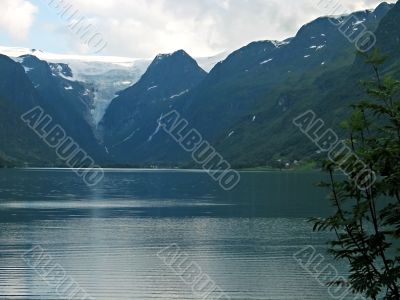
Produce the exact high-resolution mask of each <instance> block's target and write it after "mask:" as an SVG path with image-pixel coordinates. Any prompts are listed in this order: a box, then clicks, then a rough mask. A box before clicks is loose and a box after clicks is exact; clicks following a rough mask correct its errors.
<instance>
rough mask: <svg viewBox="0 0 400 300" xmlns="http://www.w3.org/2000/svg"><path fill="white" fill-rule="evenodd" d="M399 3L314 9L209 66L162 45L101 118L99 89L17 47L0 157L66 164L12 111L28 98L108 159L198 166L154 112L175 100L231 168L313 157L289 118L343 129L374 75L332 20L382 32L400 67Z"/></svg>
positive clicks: (388, 68) (381, 40)
mask: <svg viewBox="0 0 400 300" xmlns="http://www.w3.org/2000/svg"><path fill="white" fill-rule="evenodd" d="M399 7H400V3H397V4H396V5H395V6H394V5H390V4H387V3H382V4H381V5H379V6H378V7H377V8H376V9H375V10H374V11H361V12H356V13H353V14H352V15H351V16H352V19H349V20H347V19H346V18H344V17H340V18H330V17H322V18H318V19H317V20H315V21H313V22H311V23H309V24H306V25H304V26H303V27H302V28H301V29H300V30H299V32H298V33H297V34H296V36H295V37H293V38H290V39H287V40H286V41H284V42H273V41H259V42H254V43H251V44H249V45H248V46H245V47H243V48H241V49H239V50H237V51H235V52H234V53H232V54H231V55H229V57H228V58H227V59H226V60H225V61H223V62H220V63H219V64H217V65H216V66H215V67H214V69H213V70H212V71H211V72H210V73H209V74H206V73H205V72H204V71H203V70H202V69H201V68H200V67H199V66H198V65H197V63H196V61H195V60H193V59H192V58H191V57H190V56H189V55H188V54H187V53H185V52H184V51H182V50H181V51H177V52H175V53H173V54H171V55H159V56H157V57H156V58H155V60H154V61H153V63H152V64H151V66H150V67H149V68H148V70H147V72H146V73H145V74H144V75H143V76H142V78H141V79H140V80H139V82H137V83H136V84H134V85H133V86H131V87H130V88H128V89H126V90H124V91H121V92H120V93H119V95H118V96H117V97H116V98H115V99H114V100H113V101H112V103H111V105H110V107H109V108H108V110H107V112H106V114H105V116H104V119H103V120H102V122H101V123H100V126H99V127H95V126H94V125H93V124H92V122H91V120H90V110H91V108H92V105H93V103H91V101H92V96H93V94H94V90H93V89H91V88H90V86H87V85H85V84H84V83H81V82H79V81H75V80H74V79H73V74H72V72H71V70H70V68H69V67H68V66H67V65H64V64H48V63H47V62H44V61H40V60H38V59H37V58H36V57H32V56H26V57H21V58H20V60H21V64H22V65H23V66H24V67H25V69H26V70H27V71H26V72H25V73H26V74H24V72H23V69H22V68H20V72H19V73H18V74H17V73H8V72H6V69H4V68H2V67H0V73H1V74H0V77H1V78H2V77H4V78H5V79H4V80H5V81H4V82H2V83H1V84H3V83H5V82H8V81H10V84H7V87H5V86H3V85H2V86H1V89H3V90H0V96H1V95H3V100H2V101H3V102H2V103H3V105H4V106H5V108H4V110H3V111H2V112H1V113H3V114H4V117H3V116H2V117H1V123H2V124H1V126H3V128H1V130H0V131H1V132H0V135H2V140H1V142H0V145H1V148H0V157H2V158H3V160H6V161H10V160H11V161H13V160H14V161H17V162H19V163H20V164H23V163H24V162H27V163H30V164H36V165H37V164H41V165H60V164H62V162H60V161H58V160H57V159H56V157H55V156H54V155H53V154H51V153H49V151H48V149H47V150H46V149H45V148H46V146H45V147H43V146H42V145H39V144H40V140H39V139H35V137H33V136H32V134H31V133H30V132H27V130H26V128H25V129H24V128H21V126H23V124H20V122H19V116H18V113H16V112H12V111H9V110H13V109H14V107H15V105H16V104H17V103H18V102H19V101H20V102H21V101H22V102H26V103H25V104H28V103H29V104H30V105H25V107H27V106H31V105H33V103H35V105H37V103H39V104H40V105H41V106H43V108H44V109H45V110H46V112H47V113H49V114H51V115H52V116H54V119H55V120H56V121H57V122H58V123H60V124H61V125H62V127H63V128H64V129H65V130H66V131H67V133H68V135H70V136H72V137H73V138H74V140H76V142H77V143H78V144H79V145H80V146H81V147H82V148H83V149H84V150H86V151H87V152H88V153H89V154H91V156H92V157H93V158H94V159H95V160H96V162H98V163H99V164H101V165H103V166H115V165H122V166H159V167H196V165H195V164H194V163H193V162H192V159H191V157H190V155H189V154H188V153H185V152H184V151H183V150H182V149H181V148H180V147H179V146H178V145H177V143H176V142H175V141H173V140H172V139H171V138H170V137H169V136H168V135H167V134H165V133H164V132H163V131H162V130H160V128H159V126H158V122H157V120H158V119H159V118H160V117H161V116H162V115H163V114H166V113H168V112H169V111H170V110H173V109H174V110H177V111H178V112H179V113H180V114H181V115H182V117H184V118H186V119H187V120H188V122H189V123H190V126H189V127H190V128H195V129H196V130H198V131H199V132H200V133H201V134H202V136H203V138H204V139H206V140H208V141H209V142H210V143H211V144H212V145H213V146H214V147H215V148H216V150H217V151H218V152H219V153H221V154H222V156H224V158H225V159H226V160H227V161H229V163H230V164H231V165H232V166H233V167H235V168H253V167H269V168H278V169H280V168H289V169H292V168H299V167H300V168H302V166H310V165H313V163H314V162H315V161H317V160H318V159H319V158H320V155H319V154H318V153H316V150H317V149H316V147H315V145H314V144H313V143H311V142H310V141H308V140H307V139H306V138H304V136H302V135H301V134H299V132H298V130H297V128H296V127H295V126H293V124H292V120H293V118H295V117H296V116H298V115H299V114H301V113H303V112H304V111H306V110H309V109H312V110H314V111H315V112H316V113H317V114H318V115H319V116H320V117H321V118H322V119H323V120H324V121H325V122H326V125H327V126H328V127H332V128H334V129H336V130H337V132H338V133H341V132H342V131H341V130H340V128H339V127H338V124H339V123H340V120H342V119H343V118H344V117H345V116H346V115H348V114H349V105H350V104H351V103H353V101H354V99H357V98H358V97H360V96H361V95H362V93H361V92H360V89H358V88H356V87H357V86H358V84H359V79H360V78H361V79H368V78H369V76H370V75H369V71H368V70H367V69H366V68H365V66H364V64H363V61H362V60H361V59H359V58H357V57H356V53H355V52H356V51H355V46H354V44H353V43H350V42H349V41H348V40H347V39H346V38H345V37H344V36H343V34H342V33H341V32H340V31H339V28H338V26H335V25H334V24H335V23H336V24H338V23H340V22H341V25H342V26H343V27H345V28H346V30H347V31H348V32H353V33H354V32H355V33H357V32H359V31H362V30H363V29H364V28H365V27H366V28H368V30H371V31H374V32H376V35H377V38H378V45H377V46H378V47H379V48H380V49H382V51H383V52H384V53H389V54H390V57H391V59H390V60H388V61H387V62H386V64H385V65H384V66H382V72H383V73H385V74H387V73H391V74H395V73H398V71H399V70H400V60H399V53H398V49H399V34H400V29H399V28H400V24H399V23H400V9H399ZM356 20H359V21H358V22H356ZM9 64H12V62H11V61H10V62H9ZM14 64H15V68H16V66H17V65H18V64H17V63H14ZM13 74H14V75H13ZM13 76H16V77H13ZM12 86H14V88H17V89H19V87H21V89H22V90H23V89H24V88H23V87H24V86H29V89H30V91H29V93H30V98H32V101H31V100H29V99H30V98H29V97H26V96H24V97H25V98H26V99H24V100H18V99H20V98H21V97H22V95H19V96H18V95H17V94H12V93H9V91H8V90H9V89H10V87H12ZM19 92H20V91H19ZM21 99H22V98H21ZM29 101H31V102H29ZM20 110H21V108H20V109H19V111H20ZM7 111H9V112H7ZM6 112H7V113H6ZM11 119H12V120H11ZM6 123H7V124H6ZM16 130H20V131H21V132H18V133H17V132H14V131H16ZM28 131H29V130H28ZM18 134H19V135H18Z"/></svg>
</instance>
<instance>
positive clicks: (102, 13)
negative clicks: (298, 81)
mask: <svg viewBox="0 0 400 300" xmlns="http://www.w3.org/2000/svg"><path fill="white" fill-rule="evenodd" d="M48 1H49V0H35V1H34V0H0V2H1V4H2V10H3V12H4V11H5V14H4V13H1V16H2V18H0V32H3V33H4V32H5V33H6V34H7V35H8V36H9V37H11V38H13V39H17V40H18V41H22V40H23V39H24V38H26V37H27V36H28V33H29V30H30V28H31V27H32V23H33V20H35V22H36V24H39V25H40V26H37V27H35V30H38V28H40V30H42V32H34V33H33V32H32V30H33V29H32V28H31V32H30V34H40V35H46V37H47V39H48V44H49V45H50V44H57V43H61V41H62V42H63V43H65V42H66V41H67V43H66V44H67V45H68V49H65V52H74V51H75V52H81V53H82V52H85V51H87V49H86V48H85V47H82V42H81V41H80V39H79V38H77V37H76V36H74V35H72V34H71V33H70V32H68V29H66V26H65V23H63V21H62V20H57V19H56V21H54V19H52V21H51V23H50V21H49V19H51V18H50V15H51V14H52V13H53V14H55V11H54V10H53V11H52V9H51V8H49V7H47V6H46V5H45V4H44V3H47V2H48ZM56 1H59V0H56ZM64 1H66V0H64ZM322 1H323V0H322ZM326 1H327V2H328V1H330V0H326ZM38 2H40V3H39V4H38ZM69 2H70V3H71V4H73V5H74V8H76V9H79V11H80V13H81V14H82V15H85V16H87V17H90V18H91V20H93V22H94V23H95V24H96V26H98V29H99V32H100V33H101V34H102V35H103V36H104V38H105V40H107V41H108V46H107V48H106V49H105V50H104V52H103V53H102V54H106V55H117V56H130V57H132V56H134V57H153V56H154V55H156V54H158V53H168V52H172V51H174V50H177V49H185V50H186V51H188V52H189V53H190V54H191V55H194V56H208V55H213V54H216V53H219V52H223V51H231V50H234V49H237V48H239V47H241V46H243V45H245V44H247V43H249V42H251V41H255V40H265V39H274V40H282V39H285V38H287V37H290V36H293V35H294V34H295V33H296V32H297V30H298V29H299V28H300V26H301V25H302V24H304V23H307V22H309V21H311V20H313V19H314V18H316V17H318V16H321V15H326V14H330V13H331V11H330V9H329V8H324V7H323V6H322V5H318V3H320V0H295V1H293V0H69ZM380 2H381V1H374V0H359V1H354V0H342V1H340V3H341V5H342V7H343V10H345V9H347V10H349V11H353V10H360V9H366V8H372V7H375V6H377V5H378V4H379V3H380ZM391 2H394V1H391ZM38 9H39V10H41V11H40V16H37V10H38ZM4 16H5V17H4ZM52 18H54V16H53V17H52ZM0 42H1V41H0ZM27 46H29V45H27ZM40 46H41V47H42V48H46V47H48V45H40ZM46 50H51V49H46Z"/></svg>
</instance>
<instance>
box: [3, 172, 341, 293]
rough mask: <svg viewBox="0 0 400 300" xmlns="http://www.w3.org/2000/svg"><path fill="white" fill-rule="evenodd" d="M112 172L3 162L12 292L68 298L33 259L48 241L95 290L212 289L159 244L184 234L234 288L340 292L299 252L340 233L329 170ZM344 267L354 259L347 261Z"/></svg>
mask: <svg viewBox="0 0 400 300" xmlns="http://www.w3.org/2000/svg"><path fill="white" fill-rule="evenodd" d="M241 176H242V180H241V182H240V184H239V186H238V187H237V188H236V189H235V190H234V191H231V192H226V191H224V190H222V189H221V188H220V187H219V186H218V184H216V183H215V182H213V181H212V180H211V179H210V177H209V176H208V175H207V174H204V173H201V172H187V171H185V172H180V171H123V170H114V171H107V172H106V175H105V178H104V180H103V181H102V182H101V184H99V185H98V186H96V187H93V188H89V187H87V186H86V185H85V184H84V183H83V182H82V181H81V179H80V178H78V177H77V176H76V175H75V174H74V173H73V172H71V171H68V170H0V299H41V300H42V299H43V300H45V299H63V297H62V295H61V296H57V293H56V292H55V291H54V289H53V288H52V287H51V286H49V285H48V284H47V283H46V282H45V281H44V280H42V279H41V278H40V276H38V274H37V273H36V272H35V270H33V269H32V268H30V267H29V266H28V265H27V263H26V262H25V261H24V260H23V259H22V255H23V253H24V252H26V251H27V250H29V249H31V248H32V247H33V246H37V245H40V246H41V247H43V248H44V249H46V251H47V253H48V254H49V255H50V256H51V257H52V258H53V259H54V261H55V262H56V263H59V264H60V265H61V266H62V267H63V268H64V269H65V271H66V272H67V274H68V275H69V276H71V277H72V278H73V279H74V280H76V282H78V283H79V285H80V286H81V287H82V288H83V289H84V290H85V291H87V292H88V293H89V294H90V295H91V296H92V297H93V298H94V299H116V300H118V299H137V300H147V299H168V300H173V299H185V300H188V299H200V298H199V296H198V295H196V294H194V293H193V292H192V291H191V286H190V285H187V284H186V283H184V282H183V281H182V280H181V278H180V277H179V276H178V275H176V274H175V273H174V272H173V270H172V269H171V268H169V267H168V266H166V265H165V264H164V263H163V261H162V260H161V259H160V258H159V257H158V256H157V253H158V252H159V251H160V250H162V249H163V248H165V247H167V246H168V245H171V244H177V245H179V247H180V248H181V249H182V251H184V253H187V254H188V256H189V259H190V260H191V261H193V262H196V263H197V264H198V265H199V266H200V267H201V268H202V270H203V272H204V274H207V275H208V276H210V278H212V280H213V281H214V282H215V283H216V284H217V285H218V286H219V287H221V289H222V290H224V291H225V292H226V293H227V294H228V295H229V296H230V298H231V299H241V300H247V299H270V300H278V299H282V300H300V299H304V300H305V299H307V300H312V299H318V300H322V299H331V298H329V295H328V292H327V287H324V286H320V285H319V284H318V282H316V281H315V279H313V278H312V276H311V275H309V274H308V273H307V272H306V271H305V270H303V269H302V268H301V267H300V266H299V265H298V264H297V263H296V261H295V260H294V259H293V255H294V253H296V252H297V251H299V250H300V249H302V248H303V247H304V246H306V245H313V246H315V248H316V249H317V250H318V251H320V252H321V253H324V251H325V248H326V241H327V240H328V239H329V237H330V235H329V234H326V233H323V234H315V233H312V231H311V225H310V224H308V223H307V221H306V219H307V218H308V217H312V216H320V215H325V214H327V213H329V212H330V208H329V206H328V205H327V202H328V201H327V200H326V191H324V190H320V189H319V188H315V187H314V186H313V185H314V183H316V182H318V181H320V180H321V174H319V173H279V172H271V173H257V172H248V173H246V172H245V173H242V174H241ZM335 265H336V266H337V268H338V269H339V270H340V269H341V268H342V266H340V265H338V263H335Z"/></svg>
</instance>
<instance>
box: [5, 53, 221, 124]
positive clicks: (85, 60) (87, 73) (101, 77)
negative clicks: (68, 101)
mask: <svg viewBox="0 0 400 300" xmlns="http://www.w3.org/2000/svg"><path fill="white" fill-rule="evenodd" d="M0 53H1V54H4V55H7V56H9V57H11V58H14V59H15V58H18V57H20V56H22V55H33V56H36V57H37V58H39V59H41V60H44V61H46V62H48V63H50V65H51V68H52V70H53V73H54V74H55V75H56V76H60V77H63V78H64V79H68V80H70V81H80V82H82V83H85V84H86V85H87V88H88V91H90V92H91V95H92V97H93V99H92V110H91V113H92V119H93V123H94V124H95V125H97V124H98V123H99V122H100V121H101V119H102V118H103V116H104V114H105V111H106V109H107V107H108V106H109V105H110V103H111V101H112V99H114V98H115V97H116V96H117V95H118V92H120V91H123V90H125V89H126V88H128V87H130V86H132V85H134V84H135V83H136V82H137V81H138V80H139V79H140V77H141V76H142V75H143V74H144V73H145V72H146V70H147V68H148V67H149V65H150V64H151V62H152V59H150V58H149V59H146V58H128V57H115V56H83V55H66V54H54V53H48V52H43V51H40V50H37V49H29V48H19V47H3V46H0ZM227 56H228V53H221V54H218V55H216V56H211V57H202V58H198V59H197V62H198V64H199V65H200V67H201V68H202V69H204V70H205V71H206V72H209V71H211V69H212V68H213V67H214V66H215V65H216V64H217V63H218V62H220V61H222V60H224V59H225V58H226V57H227ZM16 61H17V62H18V60H16ZM65 65H66V66H68V67H69V69H70V70H71V74H64V69H65ZM66 75H67V76H66ZM84 96H87V95H84Z"/></svg>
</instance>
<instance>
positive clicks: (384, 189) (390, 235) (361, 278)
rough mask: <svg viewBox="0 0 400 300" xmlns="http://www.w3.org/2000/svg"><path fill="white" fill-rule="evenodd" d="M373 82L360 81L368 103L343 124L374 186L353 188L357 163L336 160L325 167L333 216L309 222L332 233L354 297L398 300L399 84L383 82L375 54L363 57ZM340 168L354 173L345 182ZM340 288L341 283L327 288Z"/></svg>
mask: <svg viewBox="0 0 400 300" xmlns="http://www.w3.org/2000/svg"><path fill="white" fill-rule="evenodd" d="M366 59H367V60H366V62H367V63H368V64H369V65H371V66H372V68H373V70H374V80H371V81H367V82H364V86H365V88H366V92H367V95H368V97H367V100H363V101H361V102H359V103H358V104H356V105H353V106H352V107H353V113H352V116H351V117H350V119H349V120H348V121H346V122H344V123H343V124H342V125H343V127H344V128H345V129H346V130H347V131H348V133H349V138H348V139H347V140H346V142H347V143H348V145H349V146H350V147H351V149H352V151H353V152H354V154H356V155H357V156H358V158H359V159H361V160H362V161H363V162H364V163H365V164H366V165H367V166H368V167H369V168H370V170H372V171H374V172H375V173H376V175H377V179H376V181H375V182H374V183H373V182H372V180H374V179H373V178H370V180H371V182H365V186H364V187H360V186H357V184H356V182H357V176H358V175H359V174H358V173H359V171H360V170H361V169H358V168H357V166H356V165H355V161H354V160H352V159H348V157H344V156H339V157H337V159H336V160H335V161H329V162H326V163H325V164H324V169H325V170H326V171H327V172H328V173H329V174H330V182H323V183H321V184H320V186H323V187H328V188H329V189H330V191H331V193H330V199H331V201H332V204H333V207H334V208H335V213H334V214H333V215H332V216H330V217H328V218H326V219H313V220H312V222H313V223H314V230H316V231H328V230H329V231H333V232H335V233H336V236H337V239H336V240H334V241H332V242H330V252H331V253H332V254H333V255H334V256H335V257H336V258H337V259H343V260H346V261H347V262H348V263H349V271H350V276H349V282H348V284H349V285H350V286H351V287H352V289H353V291H354V292H355V293H360V294H363V295H365V296H366V297H367V298H368V299H396V300H399V299H400V248H399V247H400V243H399V239H400V97H399V95H400V81H398V80H395V79H393V78H392V77H390V76H385V77H382V76H381V75H380V73H379V67H380V66H381V65H382V64H383V63H384V61H385V57H383V56H382V55H381V54H380V53H379V52H378V51H374V52H373V53H372V54H370V55H368V56H367V57H366ZM339 168H341V169H343V168H346V169H353V172H351V174H350V175H349V176H348V177H347V178H345V179H343V176H340V175H338V173H337V172H336V171H337V170H338V169H339ZM331 284H343V283H339V282H338V283H331Z"/></svg>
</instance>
